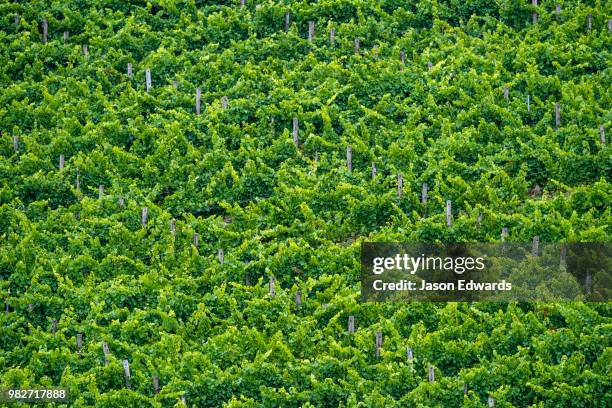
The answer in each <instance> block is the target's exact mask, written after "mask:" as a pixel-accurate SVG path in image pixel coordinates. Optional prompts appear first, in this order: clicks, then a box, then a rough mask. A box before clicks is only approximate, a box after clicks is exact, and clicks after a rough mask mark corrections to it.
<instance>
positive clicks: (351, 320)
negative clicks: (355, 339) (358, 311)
mask: <svg viewBox="0 0 612 408" xmlns="http://www.w3.org/2000/svg"><path fill="white" fill-rule="evenodd" d="M348 332H349V333H355V316H349V317H348Z"/></svg>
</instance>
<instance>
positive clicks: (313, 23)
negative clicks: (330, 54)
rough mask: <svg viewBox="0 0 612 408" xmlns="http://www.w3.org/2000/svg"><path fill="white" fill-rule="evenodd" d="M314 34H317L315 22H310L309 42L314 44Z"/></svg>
mask: <svg viewBox="0 0 612 408" xmlns="http://www.w3.org/2000/svg"><path fill="white" fill-rule="evenodd" d="M314 33H315V22H314V21H309V22H308V42H312V40H313V39H314Z"/></svg>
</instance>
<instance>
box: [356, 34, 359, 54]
mask: <svg viewBox="0 0 612 408" xmlns="http://www.w3.org/2000/svg"><path fill="white" fill-rule="evenodd" d="M355 54H359V38H355Z"/></svg>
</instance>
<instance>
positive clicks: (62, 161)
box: [59, 154, 64, 170]
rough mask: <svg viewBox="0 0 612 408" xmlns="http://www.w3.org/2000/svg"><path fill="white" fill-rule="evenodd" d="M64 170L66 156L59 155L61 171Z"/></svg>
mask: <svg viewBox="0 0 612 408" xmlns="http://www.w3.org/2000/svg"><path fill="white" fill-rule="evenodd" d="M63 168H64V155H63V154H60V155H59V169H60V170H62V169H63Z"/></svg>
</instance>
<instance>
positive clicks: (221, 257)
mask: <svg viewBox="0 0 612 408" xmlns="http://www.w3.org/2000/svg"><path fill="white" fill-rule="evenodd" d="M217 256H218V257H219V263H220V264H221V265H223V262H224V259H223V258H224V256H225V254H224V253H223V249H219V251H218V252H217Z"/></svg>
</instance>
